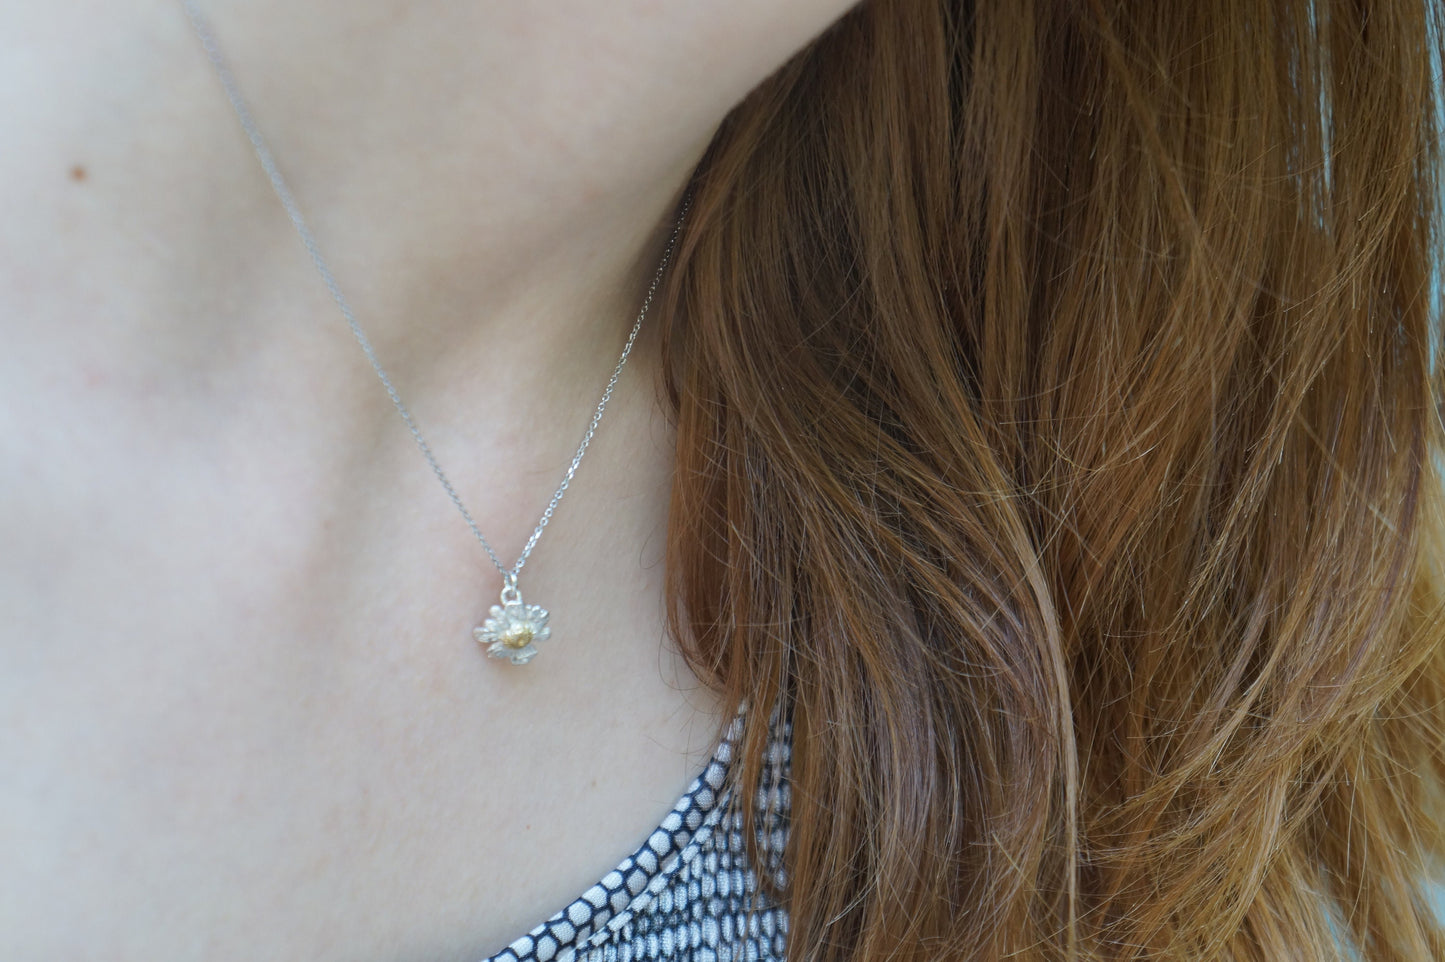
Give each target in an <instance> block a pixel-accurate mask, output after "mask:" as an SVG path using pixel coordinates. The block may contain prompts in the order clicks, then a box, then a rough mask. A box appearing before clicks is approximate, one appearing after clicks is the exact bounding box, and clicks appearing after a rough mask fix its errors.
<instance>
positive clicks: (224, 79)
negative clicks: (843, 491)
mask: <svg viewBox="0 0 1445 962" xmlns="http://www.w3.org/2000/svg"><path fill="white" fill-rule="evenodd" d="M182 6H184V8H185V11H186V16H187V17H188V18H189V19H190V22H191V27H192V28H193V29H194V30H195V32H196V36H197V37H199V38H200V41H201V46H202V47H203V48H204V49H205V52H206V57H207V58H208V59H209V60H210V61H211V65H212V66H213V67H214V68H215V70H216V74H217V76H219V77H220V79H221V85H222V86H223V87H225V89H226V96H227V98H229V99H230V101H231V106H232V107H234V108H235V111H236V116H237V117H238V118H239V119H240V121H241V127H242V128H243V129H244V130H245V131H246V136H247V137H248V138H249V139H250V141H251V146H252V147H254V148H255V150H256V157H257V159H259V160H260V161H261V167H262V168H263V169H264V170H265V171H266V176H267V177H269V178H270V180H271V186H272V188H274V189H275V191H276V196H277V197H279V198H280V200H281V204H282V206H283V207H285V208H286V213H287V215H288V216H290V218H291V223H292V224H293V225H294V226H295V228H296V233H297V234H299V235H300V237H301V243H302V244H304V245H305V246H306V251H307V253H309V254H310V255H311V262H312V263H313V264H315V265H316V270H317V272H318V273H319V274H320V275H321V279H322V280H323V281H325V282H326V289H327V290H328V291H330V292H331V298H332V300H334V301H335V302H336V306H337V307H339V308H340V309H341V315H342V317H344V318H346V324H347V326H348V327H350V328H351V333H352V334H354V335H355V336H356V340H357V343H359V344H360V345H361V349H362V351H364V352H365V353H366V359H367V360H368V361H370V362H371V366H372V368H373V369H375V371H376V376H377V377H378V378H380V379H381V384H382V386H383V387H385V388H386V393H387V395H388V396H390V398H391V403H392V404H393V405H395V406H396V410H397V413H398V414H400V415H401V419H402V420H403V421H405V422H406V426H407V429H408V430H409V431H411V436H412V437H413V438H414V439H415V440H416V444H417V447H419V448H421V453H422V454H424V455H425V456H426V460H427V463H428V464H430V465H431V469H432V473H434V474H435V475H436V476H437V480H438V481H440V482H441V483H442V487H443V488H445V489H446V492H447V496H448V497H450V498H451V499H452V504H455V505H456V506H457V510H458V511H460V512H461V514H462V517H463V518H465V519H466V522H467V527H469V528H471V529H472V534H474V535H476V537H477V540H478V541H479V542H481V545H482V547H483V548H485V549H486V552H487V555H488V556H489V557H490V558H491V559H492V564H494V565H496V566H497V570H498V571H500V572H501V573H502V576H503V578H504V579H505V582H506V583H505V586H504V588H503V591H504V593H505V592H507V591H510V592H511V593H512V594H513V595H514V596H515V595H516V585H517V575H518V574H520V573H521V571H522V567H523V566H524V565H525V564H526V563H527V556H528V555H530V554H531V553H532V548H533V547H534V546H535V545H536V544H537V539H538V538H540V537H541V536H542V529H543V528H545V527H547V522H549V521H551V520H552V512H553V511H555V510H556V508H557V504H558V503H559V502H560V501H561V500H562V495H564V494H566V493H567V486H568V485H570V484H571V483H572V477H573V475H575V474H576V473H577V466H578V465H579V464H581V463H582V456H583V455H584V454H586V453H587V445H588V444H590V443H591V442H592V435H593V434H594V433H596V431H597V425H598V422H600V421H601V420H602V411H603V410H604V409H605V408H606V407H607V401H608V400H609V399H610V398H611V397H612V389H613V388H614V387H615V386H616V385H617V378H618V377H619V376H620V375H621V374H622V365H624V364H626V363H627V356H628V355H629V354H630V353H632V342H633V341H635V340H636V339H637V332H638V331H639V330H641V328H642V319H643V318H644V317H646V316H647V309H648V308H649V307H650V306H651V305H652V297H653V295H654V294H655V293H656V291H657V287H658V284H659V283H661V281H662V276H663V272H664V271H665V270H666V268H667V263H668V261H669V260H670V259H671V257H672V249H673V246H674V244H676V242H677V237H678V234H679V233H680V232H681V230H682V223H683V220H684V219H685V218H686V217H687V210H688V207H689V206H690V203H691V195H689V196H687V197H685V198H684V200H683V204H682V211H681V213H680V214H679V215H678V219H677V223H676V224H675V225H674V226H673V229H672V236H671V237H670V238H669V239H668V242H667V249H666V250H665V251H664V252H663V255H662V262H661V263H660V264H658V266H657V271H656V273H655V274H654V275H653V278H652V284H651V286H649V287H648V289H647V298H646V299H645V300H644V301H643V302H642V310H641V311H640V312H639V313H638V315H637V322H636V323H635V324H633V325H632V331H631V333H629V334H628V335H627V343H626V345H625V346H624V347H623V348H622V357H621V358H620V359H619V360H618V362H617V367H616V368H614V369H613V371H612V377H611V379H609V380H608V382H607V389H606V390H605V391H603V392H602V400H600V401H598V402H597V410H596V411H595V412H594V413H593V415H592V423H591V424H589V425H588V426H587V433H586V434H584V435H583V436H582V443H581V444H580V445H578V446H577V454H576V456H574V457H573V458H572V463H571V464H570V465H568V467H567V474H566V476H565V477H563V478H562V483H561V484H560V485H559V486H558V488H557V493H556V494H554V495H552V500H551V502H550V503H549V504H548V505H547V509H546V510H545V511H543V512H542V519H541V520H540V521H539V522H538V523H537V527H536V528H535V529H534V530H533V531H532V536H531V537H530V538H528V539H527V544H526V546H525V547H524V548H523V549H522V554H521V556H520V557H519V558H518V559H517V563H516V564H515V565H513V566H512V568H511V570H510V571H509V570H508V569H507V567H506V565H504V564H502V562H501V560H500V559H499V558H498V557H497V553H496V552H495V551H493V550H492V546H491V545H490V544H488V543H487V539H486V538H484V537H482V532H481V531H480V530H479V529H478V528H477V523H476V522H475V521H473V520H472V515H471V512H469V511H468V510H467V508H466V505H464V504H462V499H461V498H460V497H459V496H458V495H457V492H456V489H455V488H454V487H452V483H451V481H449V480H447V476H446V473H445V472H444V471H442V469H441V465H439V464H437V460H436V458H435V457H434V456H433V455H432V452H431V447H430V446H429V445H428V444H427V443H426V439H425V438H423V437H422V435H421V431H420V430H419V429H418V428H417V426H416V422H415V421H414V420H412V416H411V412H410V411H408V410H407V408H406V405H405V404H403V403H402V401H401V396H400V395H399V394H397V393H396V388H395V387H393V386H392V383H391V378H390V377H388V376H387V373H386V370H385V369H384V368H383V367H382V366H381V362H380V361H378V360H377V358H376V351H375V350H373V349H372V346H371V340H370V339H369V338H368V337H367V336H366V333H365V332H364V331H362V329H361V325H360V324H358V323H357V322H356V317H355V315H354V314H353V313H352V311H351V305H350V304H348V303H347V301H346V297H345V296H344V295H343V294H342V293H341V287H340V285H338V284H337V283H336V278H335V277H333V276H332V274H331V269H330V268H329V267H328V266H327V265H326V258H324V257H322V255H321V248H320V247H319V246H318V245H317V243H316V238H315V236H314V235H313V234H312V233H311V228H310V227H308V226H307V225H306V221H305V219H304V218H303V217H302V216H301V208H300V207H299V206H298V205H297V203H296V199H295V198H294V197H293V196H292V195H291V189H290V188H289V187H287V186H286V181H285V180H284V179H283V178H282V176H281V171H280V170H279V169H278V168H277V166H276V161H275V159H274V158H273V157H272V156H271V150H270V148H269V147H267V146H266V142H265V140H263V139H262V137H261V131H260V129H259V128H258V127H257V126H256V123H255V121H254V120H252V118H251V112H250V111H249V110H248V109H247V108H246V103H245V101H244V100H243V99H242V97H241V92H240V89H239V87H238V86H237V85H236V80H235V77H233V76H232V74H231V70H230V68H229V67H228V66H227V65H226V61H225V59H224V58H223V57H222V55H221V48H220V45H219V44H218V43H217V42H216V38H215V35H214V34H213V33H212V32H211V29H210V26H209V25H208V24H207V22H206V20H205V18H204V17H202V16H201V13H200V11H199V10H197V9H196V6H195V3H194V2H193V0H182Z"/></svg>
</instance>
